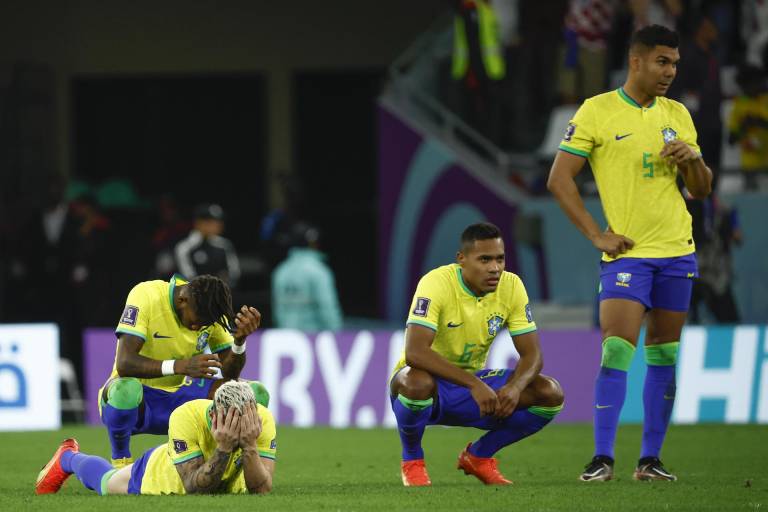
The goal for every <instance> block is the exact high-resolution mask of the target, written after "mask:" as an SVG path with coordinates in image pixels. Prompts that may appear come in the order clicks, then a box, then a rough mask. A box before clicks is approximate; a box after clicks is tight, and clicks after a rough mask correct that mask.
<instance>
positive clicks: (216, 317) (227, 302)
mask: <svg viewBox="0 0 768 512" xmlns="http://www.w3.org/2000/svg"><path fill="white" fill-rule="evenodd" d="M187 286H189V289H190V291H191V292H192V295H193V296H194V297H195V304H196V306H197V307H196V313H197V315H198V316H199V317H200V321H201V322H202V323H203V324H204V325H213V324H214V323H217V324H219V325H220V326H222V327H223V328H224V329H225V330H226V331H228V332H232V331H234V329H235V322H234V318H235V313H234V311H233V310H232V292H231V291H230V290H229V286H227V284H226V283H225V282H224V281H222V280H221V279H219V278H218V277H215V276H211V275H207V274H206V275H202V276H197V277H196V278H194V279H193V280H192V281H190V282H189V284H188V285H187Z"/></svg>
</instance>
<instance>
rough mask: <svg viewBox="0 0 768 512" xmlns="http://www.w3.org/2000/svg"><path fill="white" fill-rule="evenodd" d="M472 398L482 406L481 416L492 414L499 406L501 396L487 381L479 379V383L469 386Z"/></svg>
mask: <svg viewBox="0 0 768 512" xmlns="http://www.w3.org/2000/svg"><path fill="white" fill-rule="evenodd" d="M469 392H470V393H472V398H474V399H475V402H477V405H478V407H480V416H490V415H492V414H495V413H496V409H498V408H499V397H498V396H496V392H495V391H494V390H493V389H492V388H491V387H490V386H488V384H486V383H485V382H483V381H481V380H479V379H478V381H477V383H476V384H475V385H474V386H472V387H471V388H469Z"/></svg>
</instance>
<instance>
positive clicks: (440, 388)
mask: <svg viewBox="0 0 768 512" xmlns="http://www.w3.org/2000/svg"><path fill="white" fill-rule="evenodd" d="M457 261H458V264H453V265H446V266H443V267H439V268H437V269H435V270H432V271H431V272H429V273H427V274H426V275H425V276H424V277H423V278H422V279H421V281H420V282H419V284H418V287H417V288H416V293H415V295H414V297H413V303H412V305H411V312H410V315H409V316H408V323H407V330H406V335H405V351H404V354H403V356H402V357H401V359H400V361H399V362H398V363H397V365H396V366H395V369H394V373H393V376H392V378H391V380H390V393H391V402H392V410H393V411H394V413H395V417H396V418H397V425H398V430H399V433H400V440H401V442H402V446H403V452H402V456H403V461H402V464H401V474H402V479H403V484H404V485H406V486H424V485H431V484H432V482H431V481H430V479H429V475H428V474H427V469H426V466H425V464H424V451H423V450H422V448H421V439H422V437H423V435H424V428H425V427H426V426H427V425H455V426H463V427H475V428H479V429H482V430H487V431H488V432H487V433H486V434H485V435H483V436H482V437H480V439H478V440H477V441H475V442H474V443H470V444H469V445H467V447H466V448H465V449H464V450H463V451H462V452H461V453H460V454H459V460H458V469H460V470H463V471H464V473H466V474H471V475H475V476H476V477H477V478H479V479H480V480H481V481H482V482H483V483H485V484H496V485H506V484H510V483H512V482H511V481H510V480H508V479H506V478H505V477H504V476H503V475H502V474H501V473H500V472H499V470H498V468H497V465H496V459H495V458H493V455H494V454H495V453H496V452H498V451H499V450H501V449H502V448H504V447H505V446H507V445H510V444H512V443H515V442H517V441H519V440H521V439H523V438H525V437H528V436H530V435H531V434H534V433H536V432H538V431H539V430H541V429H542V428H543V427H544V426H545V425H546V424H547V423H549V422H550V421H551V420H552V418H554V417H555V415H557V413H559V412H560V410H561V409H562V407H563V391H562V389H561V388H560V384H558V382H557V381H556V380H555V379H553V378H551V377H546V376H544V375H541V374H540V373H539V372H540V371H541V368H542V364H543V363H542V357H541V351H540V349H539V337H538V334H537V333H536V324H535V323H534V322H533V317H532V315H531V309H530V306H529V305H528V295H527V293H526V291H525V287H524V286H523V282H522V281H521V280H520V278H519V277H518V276H516V275H515V274H512V273H511V272H505V271H504V242H503V240H502V239H501V232H500V231H499V228H497V227H496V226H494V225H493V224H487V223H481V224H474V225H472V226H469V227H468V228H467V229H466V230H464V233H462V235H461V248H460V250H459V252H458V254H457ZM505 327H506V328H507V329H509V332H510V334H511V335H512V339H513V341H514V344H515V347H516V348H517V351H518V353H519V354H520V360H519V361H518V363H517V367H516V368H514V369H509V368H503V369H495V370H491V369H484V367H485V362H486V359H487V357H488V351H489V349H490V347H491V343H493V341H494V339H495V338H496V335H497V334H498V333H499V332H500V331H501V329H502V328H505Z"/></svg>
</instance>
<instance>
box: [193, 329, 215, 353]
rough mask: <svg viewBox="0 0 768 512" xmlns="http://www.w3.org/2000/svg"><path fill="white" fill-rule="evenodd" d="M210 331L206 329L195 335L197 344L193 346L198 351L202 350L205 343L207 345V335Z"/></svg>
mask: <svg viewBox="0 0 768 512" xmlns="http://www.w3.org/2000/svg"><path fill="white" fill-rule="evenodd" d="M210 335H211V333H209V332H208V331H205V332H201V333H200V335H199V336H198V337H197V346H196V347H195V348H196V349H197V351H198V352H200V351H201V350H203V349H204V348H205V347H206V345H208V336H210Z"/></svg>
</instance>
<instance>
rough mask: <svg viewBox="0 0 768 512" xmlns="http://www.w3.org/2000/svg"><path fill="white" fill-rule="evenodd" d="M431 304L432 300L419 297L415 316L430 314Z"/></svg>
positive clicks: (414, 312) (414, 310) (414, 311)
mask: <svg viewBox="0 0 768 512" xmlns="http://www.w3.org/2000/svg"><path fill="white" fill-rule="evenodd" d="M431 302H432V300H431V299H428V298H426V297H418V298H417V299H416V307H415V308H413V314H414V315H416V316H427V313H429V304H430V303H431Z"/></svg>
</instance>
